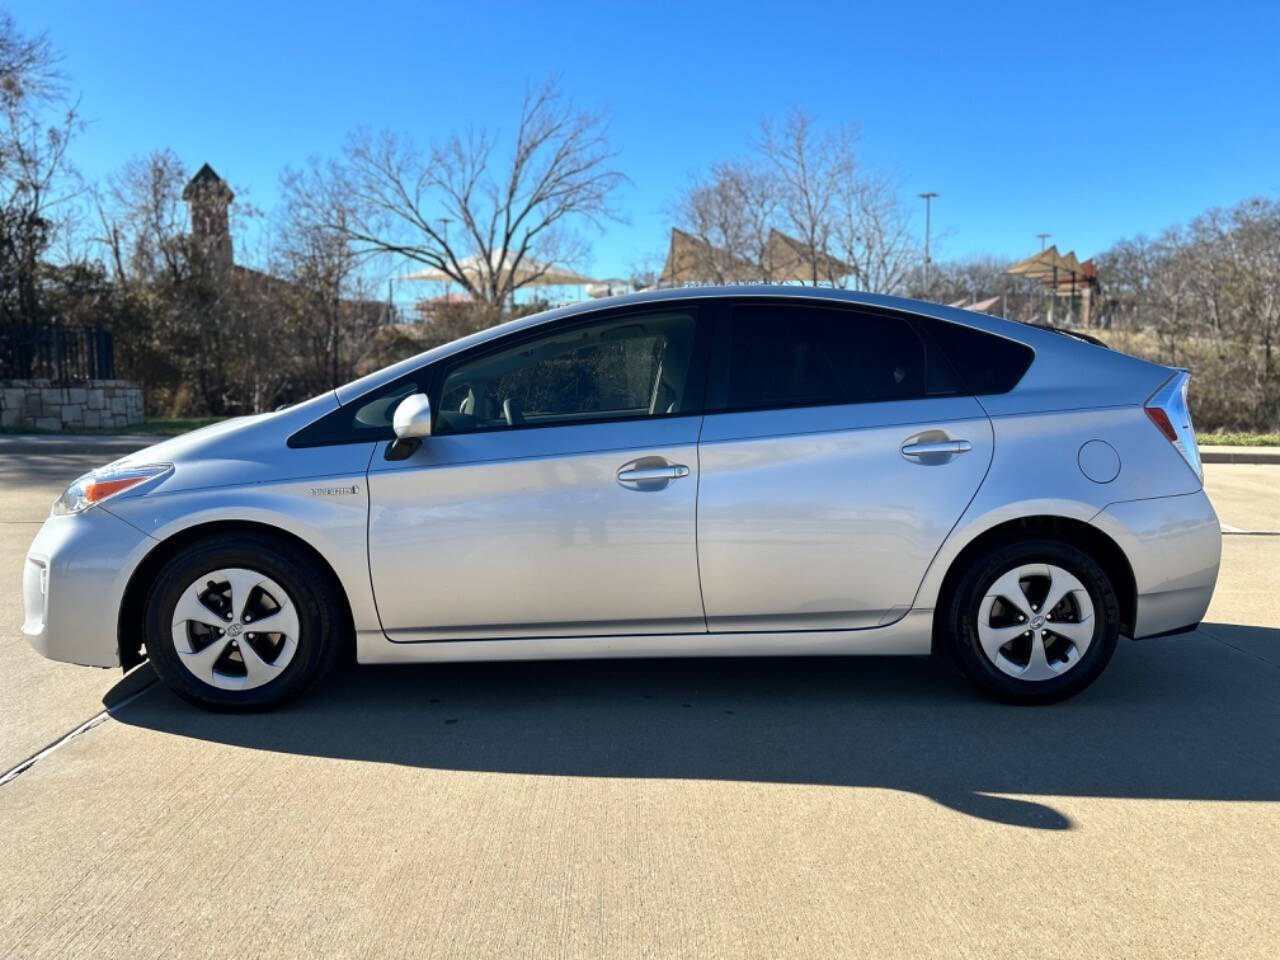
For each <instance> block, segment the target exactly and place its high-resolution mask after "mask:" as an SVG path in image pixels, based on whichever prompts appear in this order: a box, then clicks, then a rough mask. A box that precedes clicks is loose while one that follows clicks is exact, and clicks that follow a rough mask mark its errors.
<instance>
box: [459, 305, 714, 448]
mask: <svg viewBox="0 0 1280 960" xmlns="http://www.w3.org/2000/svg"><path fill="white" fill-rule="evenodd" d="M693 327H694V321H693V317H692V315H691V314H688V313H684V312H667V313H658V314H643V315H627V316H623V317H614V318H612V319H610V320H606V321H598V322H596V323H592V324H588V325H584V326H579V327H572V328H569V329H567V330H566V329H561V330H558V331H557V332H555V333H552V334H549V335H546V336H542V337H538V338H536V339H533V340H526V341H524V342H523V343H520V344H519V345H517V346H514V347H510V348H508V349H506V350H500V351H498V352H495V353H489V354H485V355H483V356H481V357H477V358H475V359H473V360H469V361H464V362H463V363H461V364H460V365H458V366H456V367H454V368H453V369H451V370H449V371H448V373H447V374H446V375H445V377H444V379H443V382H442V384H441V386H440V389H439V394H438V395H439V401H438V404H437V411H438V412H437V414H436V432H437V433H467V432H471V431H476V430H495V429H496V430H501V429H505V428H509V427H516V426H553V425H558V424H570V423H588V422H591V421H593V420H609V419H618V418H622V417H649V416H661V415H664V414H674V413H685V412H688V411H689V410H690V409H691V408H696V407H697V406H698V403H699V402H700V400H701V398H696V400H695V398H692V397H690V396H687V395H686V389H685V388H686V383H687V381H688V375H689V368H690V361H691V359H692V355H693Z"/></svg>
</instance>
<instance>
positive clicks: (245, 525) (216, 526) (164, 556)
mask: <svg viewBox="0 0 1280 960" xmlns="http://www.w3.org/2000/svg"><path fill="white" fill-rule="evenodd" d="M228 534H256V535H258V536H266V537H271V538H273V539H276V540H279V541H281V542H283V543H287V544H288V545H289V546H290V547H293V548H294V549H296V550H298V551H299V552H300V553H302V554H303V555H305V556H307V557H308V558H309V559H311V560H312V561H313V562H314V563H315V564H316V565H317V568H318V569H320V570H322V571H324V573H325V575H326V576H328V578H329V579H330V581H331V583H330V586H331V587H332V589H333V591H334V596H335V597H337V598H338V603H339V609H340V613H341V616H342V619H343V621H344V623H343V627H344V632H343V636H344V638H345V642H347V643H348V644H350V643H352V642H353V641H352V638H353V637H354V636H355V619H354V616H353V614H352V610H351V599H350V597H348V596H347V590H346V588H345V586H344V585H343V583H342V578H341V577H339V576H338V574H337V571H335V570H334V569H333V565H332V564H331V563H329V561H328V560H326V559H325V557H324V555H323V554H321V553H320V551H318V550H317V549H316V548H315V547H313V546H312V545H311V544H309V543H308V542H307V541H306V540H304V539H303V538H302V537H300V536H298V535H297V534H296V533H292V532H290V531H288V530H285V529H284V528H282V527H277V526H273V525H271V524H269V523H261V522H259V521H255V520H212V521H207V522H204V523H197V524H195V525H193V526H190V527H184V528H182V529H181V530H178V531H175V532H174V533H173V534H172V535H170V536H168V537H166V538H165V539H163V540H161V541H159V542H158V543H157V544H156V545H155V546H154V547H153V548H152V549H151V550H150V552H148V553H147V554H146V556H144V557H143V558H142V560H141V561H139V563H138V565H137V566H136V567H135V568H134V570H133V573H132V574H130V576H129V580H128V583H127V584H126V585H125V589H124V594H123V597H122V598H121V601H120V613H119V617H118V621H117V624H116V638H117V640H116V642H117V646H118V649H119V652H120V666H121V667H122V668H123V669H125V670H128V669H130V668H131V667H133V666H136V665H137V664H139V663H141V662H142V661H143V660H144V659H145V656H144V655H143V653H142V638H143V633H144V631H143V628H142V625H143V618H144V616H145V605H146V600H147V592H148V590H149V589H150V586H151V584H152V582H154V580H155V578H156V575H157V574H158V573H159V572H160V568H161V567H163V566H164V565H165V564H166V563H168V562H169V560H171V559H172V558H173V557H174V556H176V555H177V554H178V553H179V552H181V551H182V549H183V548H184V547H187V546H189V545H190V544H193V543H196V542H197V541H199V540H202V539H205V538H206V537H209V536H214V535H228Z"/></svg>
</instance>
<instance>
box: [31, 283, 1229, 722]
mask: <svg viewBox="0 0 1280 960" xmlns="http://www.w3.org/2000/svg"><path fill="white" fill-rule="evenodd" d="M1187 379H1188V377H1187V374H1186V373H1185V372H1184V371H1179V370H1173V369H1169V368H1167V367H1162V366H1159V365H1157V364H1153V363H1148V362H1146V361H1143V360H1138V359H1135V358H1133V357H1129V356H1125V355H1123V354H1120V353H1115V352H1112V351H1110V350H1107V349H1105V348H1104V347H1102V346H1099V345H1095V344H1092V343H1088V342H1083V341H1082V340H1080V339H1078V338H1075V337H1072V336H1068V335H1065V334H1063V333H1059V332H1055V331H1051V330H1047V329H1041V328H1036V327H1030V326H1026V325H1022V324H1018V323H1013V322H1009V321H1005V320H1001V319H999V318H995V317H989V316H985V315H980V314H975V313H968V312H964V311H960V310H953V309H949V308H946V307H941V306H938V305H935V304H926V303H917V302H914V301H910V300H902V299H896V298H890V297H881V296H873V295H866V294H854V293H844V292H834V291H822V290H815V289H797V288H778V287H741V288H732V287H730V288H701V289H684V290H666V291H661V292H656V293H650V294H643V295H638V296H633V297H626V298H621V299H615V300H611V301H603V302H599V303H593V304H582V305H579V306H574V307H569V308H565V309H560V310H552V311H549V312H546V313H540V314H538V315H536V316H531V317H525V318H522V319H519V320H514V321H512V322H510V323H506V324H503V325H502V326H498V327H494V328H492V329H489V330H485V331H483V332H481V333H477V334H474V335H472V336H470V337H467V338H465V339H462V340H459V341H456V342H454V343H450V344H447V345H445V346H442V347H438V348H436V349H434V350H430V351H428V352H426V353H423V354H421V355H419V356H416V357H413V358H412V359H409V360H406V361H404V362H402V363H398V364H396V365H394V366H391V367H388V368H386V369H384V370H381V371H379V372H377V373H374V374H372V375H370V376H368V377H365V378H364V379H361V380H357V381H355V382H354V383H349V384H347V385H345V386H342V387H339V388H338V389H336V390H334V391H332V392H329V393H325V394H323V395H322V396H318V397H315V398H314V399H312V400H309V401H307V402H305V403H301V404H298V405H297V406H294V407H290V408H288V409H285V410H282V411H278V412H276V413H270V414H264V415H261V416H255V417H244V418H240V419H236V420H230V421H227V422H224V423H221V424H217V425H215V426H212V427H207V428H205V429H203V430H198V431H195V432H194V433H189V434H187V435H185V436H182V437H178V438H175V439H172V440H168V441H165V442H163V443H160V444H157V445H156V446H153V447H150V448H149V449H146V450H143V451H141V452H139V453H136V454H133V455H131V456H128V457H125V458H124V459H122V460H118V461H116V462H115V463H113V464H111V465H110V466H107V467H104V468H102V469H100V470H96V471H94V472H92V473H90V474H87V475H85V476H83V477H81V478H80V479H79V480H77V481H76V482H75V483H74V484H72V485H71V487H70V488H68V490H67V491H66V492H65V493H64V494H63V495H62V496H61V497H60V498H59V499H58V501H57V502H56V503H55V504H54V507H53V513H52V516H50V517H49V519H48V520H47V521H45V524H44V526H43V527H42V528H41V530H40V533H39V535H38V536H37V537H36V539H35V542H34V543H33V544H32V546H31V550H30V553H29V554H28V556H27V560H26V569H25V577H24V600H25V609H26V619H25V623H24V624H23V630H24V632H25V633H26V635H27V637H28V639H29V640H30V642H31V643H32V645H33V646H34V647H35V648H36V649H37V650H38V651H40V652H41V653H43V654H44V655H45V656H48V657H52V658H54V659H57V660H68V661H72V662H75V663H82V664H91V665H95V666H101V667H107V666H122V667H124V668H129V667H130V666H132V665H134V664H136V663H138V662H140V661H141V660H142V658H143V657H144V656H146V657H149V658H150V660H151V662H152V664H153V665H154V667H155V670H156V672H157V673H158V674H159V675H160V677H161V678H162V679H163V680H164V681H165V683H167V684H168V685H169V686H170V687H171V688H172V689H173V690H174V691H175V692H176V693H178V694H179V695H180V696H182V697H185V698H186V699H188V700H190V701H192V702H194V703H197V704H200V705H202V706H206V707H214V708H222V709H247V708H261V707H266V706H271V705H274V704H278V703H281V702H283V701H285V700H288V699H289V698H291V697H294V696H296V695H297V694H299V693H301V692H302V691H303V690H304V689H306V688H307V687H308V686H309V685H311V684H312V683H314V682H315V681H316V680H317V679H318V678H319V677H321V676H322V675H323V674H324V673H325V671H326V670H327V669H328V668H329V667H330V666H331V665H332V664H333V663H334V662H335V660H337V659H338V657H339V654H340V651H342V650H343V648H344V647H346V646H347V645H348V644H349V643H350V641H351V639H352V638H354V646H355V654H356V658H357V659H358V661H359V662H361V663H422V662H428V661H430V662H440V661H459V660H534V659H545V658H574V657H672V656H707V655H722V656H763V655H831V654H928V653H931V652H938V651H945V652H946V653H947V654H949V655H950V656H952V657H953V658H954V659H955V661H956V663H957V664H958V665H959V667H960V669H961V670H962V671H963V672H964V673H965V674H967V675H968V676H969V677H970V679H972V680H973V682H974V683H976V684H977V686H978V687H980V688H981V689H982V690H983V691H985V692H986V693H988V694H991V695H993V696H996V697H999V698H1002V699H1005V700H1010V701H1015V702H1021V703H1033V702H1034V703H1039V702H1046V701H1052V700H1057V699H1060V698H1062V697H1066V696H1069V695H1071V694H1073V693H1076V692H1077V691H1079V690H1081V689H1083V688H1084V687H1086V686H1088V685H1089V684H1090V683H1091V682H1092V681H1093V680H1094V679H1096V678H1097V676H1098V675H1099V674H1100V673H1101V672H1102V670H1103V668H1104V667H1106V665H1107V662H1108V661H1109V660H1110V659H1111V655H1112V654H1113V653H1114V651H1115V648H1116V640H1117V637H1118V636H1120V635H1122V634H1123V635H1125V636H1129V637H1151V636H1156V635H1160V634H1170V633H1177V632H1180V631H1186V630H1190V629H1192V628H1193V627H1194V626H1195V625H1196V624H1197V623H1198V622H1199V621H1200V619H1201V617H1202V616H1203V615H1204V613H1205V610H1206V608H1207V607H1208V605H1209V599H1210V596H1211V595H1212V593H1213V588H1214V583H1215V581H1216V579H1217V574H1218V561H1219V554H1220V551H1221V532H1220V529H1219V525H1218V520H1217V517H1216V516H1215V514H1214V511H1213V507H1212V506H1211V505H1210V503H1209V500H1208V498H1207V497H1206V496H1205V493H1204V489H1203V484H1202V482H1201V473H1202V471H1201V466H1200V460H1199V453H1198V450H1197V448H1196V439H1195V435H1194V432H1193V431H1192V427H1191V421H1190V417H1189V415H1188V411H1187V402H1186V392H1187Z"/></svg>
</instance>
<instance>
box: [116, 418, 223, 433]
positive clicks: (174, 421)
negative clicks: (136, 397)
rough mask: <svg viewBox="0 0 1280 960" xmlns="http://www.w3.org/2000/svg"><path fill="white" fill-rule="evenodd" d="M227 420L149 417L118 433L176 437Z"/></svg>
mask: <svg viewBox="0 0 1280 960" xmlns="http://www.w3.org/2000/svg"><path fill="white" fill-rule="evenodd" d="M225 419H226V417H148V418H147V419H146V420H145V421H144V422H142V423H139V424H135V425H134V426H132V427H124V428H122V429H120V430H118V431H116V432H117V433H145V434H153V435H154V436H157V437H176V436H177V435H178V434H180V433H186V432H187V431H189V430H197V429H199V428H200V427H207V426H208V425H209V424H211V423H218V422H219V421H221V420H225Z"/></svg>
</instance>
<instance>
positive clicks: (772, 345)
mask: <svg viewBox="0 0 1280 960" xmlns="http://www.w3.org/2000/svg"><path fill="white" fill-rule="evenodd" d="M721 339H722V342H721V343H720V344H719V345H718V352H717V362H716V367H715V373H714V374H713V376H714V377H715V390H714V393H713V397H715V398H716V405H717V406H718V407H721V408H724V409H729V410H749V409H756V408H760V407H787V406H816V405H819V404H830V403H866V402H871V401H877V400H909V399H913V398H916V397H924V396H929V395H931V394H945V393H954V392H955V384H954V383H953V382H952V379H951V377H950V375H949V373H948V371H947V370H946V368H945V366H943V365H941V364H939V363H938V362H937V359H936V358H931V357H930V356H929V351H928V350H927V349H926V345H925V343H924V341H923V340H922V339H921V338H920V336H919V335H918V334H917V333H916V332H915V330H914V329H912V327H911V324H910V323H909V322H908V321H906V320H905V319H901V318H898V317H893V316H886V315H882V314H872V313H863V312H859V311H854V310H838V309H837V310H833V309H828V308H822V307H807V306H796V305H792V304H778V305H752V306H744V307H739V308H737V309H735V310H734V311H733V316H732V318H731V319H730V321H729V323H728V328H727V330H726V335H725V336H724V337H722V338H721Z"/></svg>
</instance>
